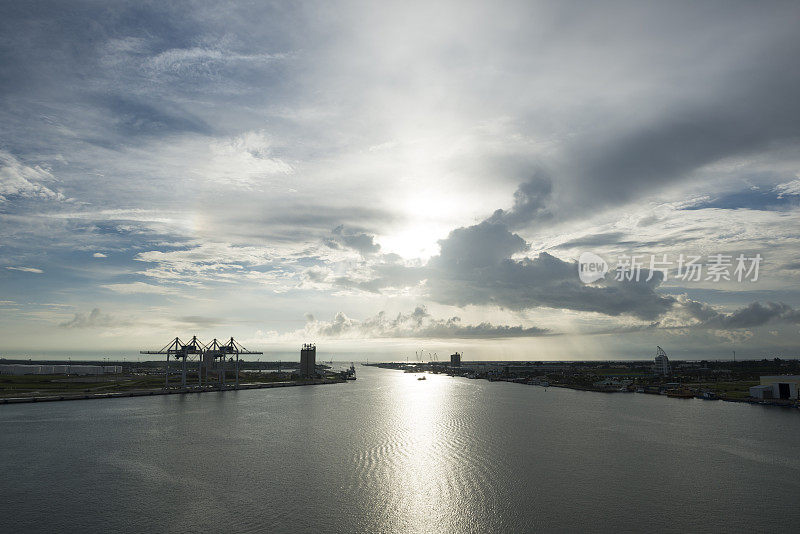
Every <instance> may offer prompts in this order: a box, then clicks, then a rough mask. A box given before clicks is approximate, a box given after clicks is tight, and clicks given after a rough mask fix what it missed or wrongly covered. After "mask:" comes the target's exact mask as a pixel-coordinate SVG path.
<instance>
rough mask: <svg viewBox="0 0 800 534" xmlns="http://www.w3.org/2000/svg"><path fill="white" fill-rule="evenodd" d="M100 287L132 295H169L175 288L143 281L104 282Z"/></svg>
mask: <svg viewBox="0 0 800 534" xmlns="http://www.w3.org/2000/svg"><path fill="white" fill-rule="evenodd" d="M102 287H104V288H105V289H110V290H111V291H114V292H115V293H121V294H123V295H133V294H138V293H143V294H152V295H169V294H173V293H175V292H176V290H175V289H173V288H169V287H164V286H156V285H153V284H146V283H144V282H130V283H124V284H105V285H103V286H102Z"/></svg>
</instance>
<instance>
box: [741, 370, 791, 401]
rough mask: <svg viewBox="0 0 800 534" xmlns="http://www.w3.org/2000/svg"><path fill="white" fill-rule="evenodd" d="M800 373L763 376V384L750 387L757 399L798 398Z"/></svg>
mask: <svg viewBox="0 0 800 534" xmlns="http://www.w3.org/2000/svg"><path fill="white" fill-rule="evenodd" d="M798 390H800V375H778V376H762V377H761V384H760V385H758V386H753V387H751V388H750V396H751V397H754V398H756V399H797V398H799V397H798Z"/></svg>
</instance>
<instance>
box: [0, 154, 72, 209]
mask: <svg viewBox="0 0 800 534" xmlns="http://www.w3.org/2000/svg"><path fill="white" fill-rule="evenodd" d="M47 182H49V183H53V182H56V178H55V177H54V176H53V175H52V174H51V173H50V170H49V169H47V168H45V167H42V166H39V165H35V166H29V165H25V164H24V163H22V162H21V161H19V160H18V159H17V158H16V157H14V156H13V155H12V154H10V153H8V152H5V151H3V150H0V203H2V202H6V201H8V200H9V199H10V198H13V197H19V198H40V199H50V200H64V195H62V194H61V193H60V192H57V191H53V190H52V189H50V188H49V187H47V186H46V185H44V183H47Z"/></svg>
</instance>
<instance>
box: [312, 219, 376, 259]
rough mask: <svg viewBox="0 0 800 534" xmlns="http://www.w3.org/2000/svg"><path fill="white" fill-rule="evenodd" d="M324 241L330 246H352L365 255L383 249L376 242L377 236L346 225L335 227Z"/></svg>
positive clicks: (351, 247)
mask: <svg viewBox="0 0 800 534" xmlns="http://www.w3.org/2000/svg"><path fill="white" fill-rule="evenodd" d="M324 243H325V244H326V245H327V246H329V247H330V248H350V249H353V250H355V251H357V252H358V253H359V254H361V255H363V256H366V255H367V254H375V253H377V252H378V251H379V250H380V249H381V246H380V245H379V244H377V243H375V236H373V235H370V234H367V233H365V232H361V231H358V230H353V229H349V228H345V227H344V225H339V226H337V227H336V228H334V229H333V230H332V231H331V236H330V237H328V238H326V239H324Z"/></svg>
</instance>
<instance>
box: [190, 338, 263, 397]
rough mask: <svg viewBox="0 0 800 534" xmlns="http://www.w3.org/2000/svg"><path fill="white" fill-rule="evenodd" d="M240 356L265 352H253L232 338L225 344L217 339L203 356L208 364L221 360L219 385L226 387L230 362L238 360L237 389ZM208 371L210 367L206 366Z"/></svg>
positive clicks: (206, 349) (206, 348) (207, 347)
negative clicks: (226, 374)
mask: <svg viewBox="0 0 800 534" xmlns="http://www.w3.org/2000/svg"><path fill="white" fill-rule="evenodd" d="M240 354H264V353H263V352H258V351H251V350H247V349H246V348H244V347H243V346H242V345H241V344H240V343H238V342H237V341H236V340H234V339H233V338H230V339H229V340H228V341H227V342H225V343H220V342H219V341H218V340H217V338H214V339H213V340H212V341H211V342H210V343H209V344H208V345H206V346H205V347H204V348H203V355H204V356H205V357H206V358H205V360H206V362H208V363H210V362H215V361H216V360H217V359H219V362H220V364H221V365H220V370H219V384H220V386H221V387H223V388H224V387H225V373H226V370H227V369H226V367H227V365H226V364H227V363H228V362H233V361H234V357H235V358H236V360H235V362H236V387H237V388H238V387H239V355H240ZM206 369H208V365H207V366H206Z"/></svg>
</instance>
